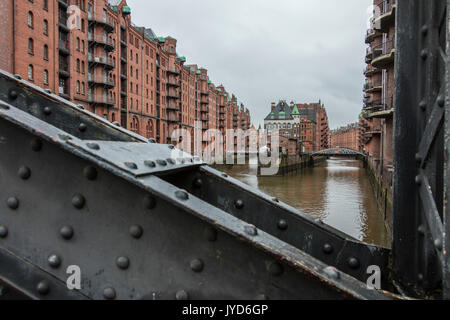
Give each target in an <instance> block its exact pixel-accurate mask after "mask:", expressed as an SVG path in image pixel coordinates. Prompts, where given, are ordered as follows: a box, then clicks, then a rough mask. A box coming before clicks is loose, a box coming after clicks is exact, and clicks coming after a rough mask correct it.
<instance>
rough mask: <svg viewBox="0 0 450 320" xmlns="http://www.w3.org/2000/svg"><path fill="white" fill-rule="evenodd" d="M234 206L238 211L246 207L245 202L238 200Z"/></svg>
mask: <svg viewBox="0 0 450 320" xmlns="http://www.w3.org/2000/svg"><path fill="white" fill-rule="evenodd" d="M234 206H235V207H236V209H242V208H243V207H244V201H242V200H241V199H238V200H236V201H235V202H234Z"/></svg>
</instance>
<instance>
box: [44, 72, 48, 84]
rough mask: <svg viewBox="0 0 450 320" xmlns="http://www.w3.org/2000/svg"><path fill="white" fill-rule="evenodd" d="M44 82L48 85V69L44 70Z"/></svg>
mask: <svg viewBox="0 0 450 320" xmlns="http://www.w3.org/2000/svg"><path fill="white" fill-rule="evenodd" d="M44 84H45V85H48V71H47V70H44Z"/></svg>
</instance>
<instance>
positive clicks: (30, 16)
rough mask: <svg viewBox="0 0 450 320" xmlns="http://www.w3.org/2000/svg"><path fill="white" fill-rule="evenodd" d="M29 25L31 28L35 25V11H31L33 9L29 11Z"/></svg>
mask: <svg viewBox="0 0 450 320" xmlns="http://www.w3.org/2000/svg"><path fill="white" fill-rule="evenodd" d="M28 26H29V27H30V28H33V27H34V25H33V12H31V11H28Z"/></svg>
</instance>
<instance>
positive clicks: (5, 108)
mask: <svg viewBox="0 0 450 320" xmlns="http://www.w3.org/2000/svg"><path fill="white" fill-rule="evenodd" d="M0 109H3V110H9V107H8V106H7V105H5V104H0Z"/></svg>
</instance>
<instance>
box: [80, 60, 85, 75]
mask: <svg viewBox="0 0 450 320" xmlns="http://www.w3.org/2000/svg"><path fill="white" fill-rule="evenodd" d="M84 70H85V69H84V61H81V73H82V74H84Z"/></svg>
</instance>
